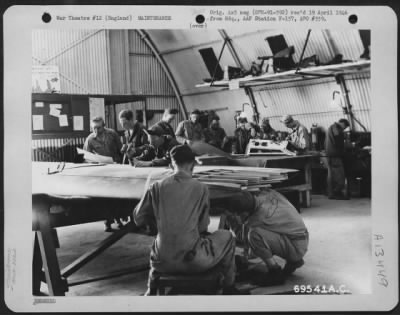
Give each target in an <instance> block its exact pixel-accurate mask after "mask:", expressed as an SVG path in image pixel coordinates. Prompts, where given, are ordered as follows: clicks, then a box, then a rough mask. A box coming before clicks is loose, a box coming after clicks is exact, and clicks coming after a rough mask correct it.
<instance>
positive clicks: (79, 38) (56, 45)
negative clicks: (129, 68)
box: [32, 30, 111, 94]
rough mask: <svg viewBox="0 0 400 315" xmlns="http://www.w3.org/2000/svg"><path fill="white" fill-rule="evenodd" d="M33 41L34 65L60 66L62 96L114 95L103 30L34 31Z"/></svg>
mask: <svg viewBox="0 0 400 315" xmlns="http://www.w3.org/2000/svg"><path fill="white" fill-rule="evenodd" d="M33 42H34V44H33V51H32V60H33V62H34V64H48V65H58V67H59V71H60V85H61V92H62V93H71V94H72V93H76V94H87V93H93V94H95V93H98V94H109V93H111V91H110V85H109V83H110V82H109V69H108V55H107V54H108V44H107V37H106V32H105V31H104V30H103V31H99V30H96V31H92V30H91V31H87V30H86V31H81V30H76V31H75V30H69V31H59V30H40V31H34V32H33Z"/></svg>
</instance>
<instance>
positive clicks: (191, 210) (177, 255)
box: [133, 145, 238, 295]
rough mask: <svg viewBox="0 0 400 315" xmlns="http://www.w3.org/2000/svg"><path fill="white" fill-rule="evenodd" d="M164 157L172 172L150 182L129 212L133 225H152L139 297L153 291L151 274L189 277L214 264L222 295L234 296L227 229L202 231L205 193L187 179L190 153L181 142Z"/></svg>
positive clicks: (205, 214) (191, 159) (205, 219)
mask: <svg viewBox="0 0 400 315" xmlns="http://www.w3.org/2000/svg"><path fill="white" fill-rule="evenodd" d="M170 156H171V161H172V166H173V168H174V173H173V174H172V175H170V176H169V177H167V178H164V179H162V180H159V181H156V182H155V183H153V184H152V185H151V186H150V187H149V188H148V190H147V191H146V193H145V195H144V197H143V198H142V200H141V201H140V203H139V204H138V205H137V207H136V208H135V210H134V213H133V216H134V220H135V223H136V224H137V225H138V226H142V225H145V224H149V223H150V224H153V225H156V227H157V236H156V239H155V240H154V243H153V246H152V248H151V254H150V273H149V288H148V290H147V292H146V294H145V295H152V294H154V293H155V292H154V291H155V290H154V289H155V288H151V287H150V280H151V279H153V278H154V277H155V274H156V273H157V272H158V273H166V274H181V275H182V274H188V275H192V274H196V273H202V272H205V271H208V270H210V269H212V268H214V267H216V268H217V269H219V270H220V271H221V273H222V274H223V275H224V282H223V285H224V288H223V292H224V294H236V293H238V291H237V289H235V287H234V280H235V263H234V251H235V241H234V238H233V235H232V234H231V232H230V231H227V230H218V231H216V232H214V233H212V234H210V233H207V227H208V225H209V223H210V217H209V207H210V206H209V192H208V188H207V186H206V185H205V184H203V183H201V182H199V181H197V180H195V179H193V178H192V172H193V168H194V165H195V155H194V153H193V152H192V150H191V149H190V148H189V147H188V146H187V145H177V146H175V147H174V148H172V149H171V151H170ZM151 222H152V223H151ZM193 285H194V287H195V286H196V284H195V283H194V284H193Z"/></svg>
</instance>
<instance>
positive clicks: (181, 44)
mask: <svg viewBox="0 0 400 315" xmlns="http://www.w3.org/2000/svg"><path fill="white" fill-rule="evenodd" d="M147 32H148V34H149V35H150V37H151V39H152V40H153V42H154V43H156V46H157V48H158V50H159V52H160V53H161V54H163V53H165V52H168V51H171V50H177V49H182V48H188V49H190V48H191V47H192V46H197V45H206V44H208V43H210V42H213V41H220V40H221V35H220V34H219V33H218V30H204V29H202V30H183V29H180V30H179V29H178V30H147Z"/></svg>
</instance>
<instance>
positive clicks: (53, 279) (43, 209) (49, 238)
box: [32, 196, 68, 295]
mask: <svg viewBox="0 0 400 315" xmlns="http://www.w3.org/2000/svg"><path fill="white" fill-rule="evenodd" d="M32 199H33V206H34V208H35V209H34V210H35V211H36V213H37V218H38V221H39V222H38V223H39V230H38V231H37V237H38V242H39V247H40V253H41V257H42V262H43V267H44V273H45V277H46V283H47V286H48V289H49V295H65V292H66V291H68V285H67V283H66V281H65V280H63V279H62V278H61V273H60V266H59V264H58V259H57V253H56V247H55V246H54V245H55V241H54V234H53V233H54V232H53V231H52V228H51V226H50V218H49V209H50V207H49V203H48V202H47V200H46V198H45V197H41V196H33V198H32Z"/></svg>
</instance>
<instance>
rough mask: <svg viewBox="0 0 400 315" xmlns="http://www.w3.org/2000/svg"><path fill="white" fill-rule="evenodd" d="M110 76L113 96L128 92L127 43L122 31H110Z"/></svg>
mask: <svg viewBox="0 0 400 315" xmlns="http://www.w3.org/2000/svg"><path fill="white" fill-rule="evenodd" d="M109 34H110V75H111V88H112V93H113V94H128V93H129V92H130V78H129V64H127V63H128V62H129V56H128V47H126V46H127V45H128V43H126V39H125V31H124V30H110V31H109Z"/></svg>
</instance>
